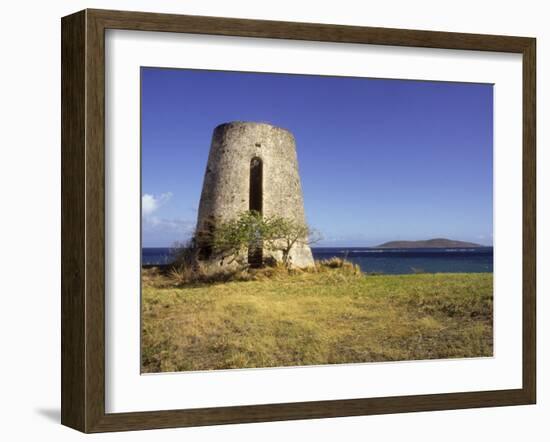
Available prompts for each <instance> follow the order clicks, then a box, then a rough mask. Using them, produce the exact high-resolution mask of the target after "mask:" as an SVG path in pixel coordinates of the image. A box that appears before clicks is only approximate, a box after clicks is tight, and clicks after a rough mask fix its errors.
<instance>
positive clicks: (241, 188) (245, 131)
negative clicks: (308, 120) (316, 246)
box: [197, 122, 313, 267]
mask: <svg viewBox="0 0 550 442" xmlns="http://www.w3.org/2000/svg"><path fill="white" fill-rule="evenodd" d="M254 157H258V158H260V159H261V160H262V163H263V214H264V216H271V215H277V216H281V217H284V218H287V219H292V220H295V221H297V222H299V223H305V213H304V204H303V196H302V186H301V182H300V176H299V172H298V160H297V156H296V147H295V141H294V136H293V135H292V134H291V133H290V132H289V131H287V130H285V129H281V128H278V127H275V126H272V125H270V124H266V123H251V122H231V123H226V124H222V125H220V126H217V127H216V128H215V129H214V133H213V136H212V144H211V147H210V154H209V157H208V163H207V167H206V172H205V175H204V183H203V189H202V194H201V200H200V205H199V213H198V220H197V231H201V230H203V229H205V228H206V227H207V225H208V222H209V220H218V221H222V220H228V219H231V218H235V217H237V216H238V214H239V213H241V212H244V211H247V210H249V191H250V162H251V160H252V159H253V158H254ZM199 247H200V241H199ZM268 255H269V254H268V253H267V252H266V251H264V256H268ZM290 257H291V263H292V265H293V266H296V267H307V266H310V265H313V257H312V254H311V250H310V248H309V247H308V246H306V245H302V246H298V247H294V248H293V250H292V252H291V254H290ZM274 258H276V259H280V254H279V255H277V254H275V255H274ZM205 261H206V262H203V265H206V266H207V267H216V266H218V265H219V262H217V260H216V257H214V256H212V257H210V258H209V259H207V260H205Z"/></svg>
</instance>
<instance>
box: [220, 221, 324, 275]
mask: <svg viewBox="0 0 550 442" xmlns="http://www.w3.org/2000/svg"><path fill="white" fill-rule="evenodd" d="M319 239H320V237H319V235H318V234H317V232H315V231H313V230H312V229H310V228H309V227H308V226H307V225H306V224H301V223H298V222H296V221H294V220H291V219H287V218H283V217H280V216H272V217H268V218H264V217H263V216H262V214H261V213H259V212H256V211H248V212H242V213H240V214H239V216H238V217H237V218H234V219H231V220H228V221H225V222H222V223H220V224H218V225H217V226H216V228H215V229H213V231H212V234H211V245H212V249H213V251H214V253H215V254H217V255H219V256H221V257H222V259H226V258H229V259H230V261H229V263H232V262H235V261H237V262H239V263H241V264H245V263H244V262H243V261H244V260H245V259H246V257H247V251H248V250H250V249H253V248H259V247H263V248H264V249H266V250H272V251H273V250H277V251H280V252H281V254H282V262H283V264H284V265H285V266H286V267H289V266H290V264H291V262H290V252H291V251H292V248H293V247H295V246H297V245H298V244H311V243H312V242H315V241H317V240H319Z"/></svg>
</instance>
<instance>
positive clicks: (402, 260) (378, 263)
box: [142, 247, 493, 275]
mask: <svg viewBox="0 0 550 442" xmlns="http://www.w3.org/2000/svg"><path fill="white" fill-rule="evenodd" d="M170 250H171V249H170V248H164V247H144V248H143V249H142V264H169V263H170V261H171V255H170ZM311 250H312V252H313V257H314V258H315V259H316V260H321V259H330V258H332V257H338V258H345V259H347V260H348V261H351V262H353V263H355V264H359V267H361V270H362V271H363V272H367V273H372V272H375V273H384V274H389V275H402V274H409V273H485V272H492V271H493V248H492V247H479V248H457V249H445V248H437V249H436V248H429V249H378V248H372V247H312V249H311Z"/></svg>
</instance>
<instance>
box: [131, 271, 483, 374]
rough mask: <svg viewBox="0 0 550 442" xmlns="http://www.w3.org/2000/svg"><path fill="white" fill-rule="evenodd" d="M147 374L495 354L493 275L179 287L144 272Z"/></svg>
mask: <svg viewBox="0 0 550 442" xmlns="http://www.w3.org/2000/svg"><path fill="white" fill-rule="evenodd" d="M142 279H143V290H142V297H143V299H142V305H143V307H142V370H143V372H146V373H147V372H149V373H151V372H162V371H184V370H211V369H226V368H248V367H273V366H295V365H311V364H339V363H352V362H370V361H397V360H412V359H432V358H461V357H478V356H491V355H492V352H493V328H492V311H493V299H492V292H493V275H492V274H418V275H400V276H393V275H392V276H387V275H380V276H373V275H363V274H361V273H360V272H358V271H357V269H355V270H354V269H353V268H335V269H332V268H324V269H322V271H317V272H303V273H298V274H294V275H287V274H285V275H280V274H276V273H275V274H273V275H267V276H266V275H260V276H258V277H257V278H255V279H257V280H250V281H233V282H225V283H210V284H205V283H201V284H183V285H181V284H180V286H177V285H175V283H174V281H173V279H170V278H168V277H166V276H162V275H161V274H159V273H158V272H156V271H155V270H147V271H145V270H144V271H143V278H142Z"/></svg>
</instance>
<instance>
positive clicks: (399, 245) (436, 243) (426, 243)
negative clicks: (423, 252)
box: [376, 238, 485, 249]
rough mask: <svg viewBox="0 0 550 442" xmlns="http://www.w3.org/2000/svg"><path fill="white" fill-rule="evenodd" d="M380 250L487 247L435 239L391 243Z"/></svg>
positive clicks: (381, 245) (387, 243)
mask: <svg viewBox="0 0 550 442" xmlns="http://www.w3.org/2000/svg"><path fill="white" fill-rule="evenodd" d="M376 247H377V248H380V249H429V248H456V247H460V248H462V247H469V248H472V247H485V246H483V245H481V244H476V243H473V242H465V241H454V240H452V239H445V238H435V239H427V240H423V241H389V242H385V243H384V244H380V245H379V246H376Z"/></svg>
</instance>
